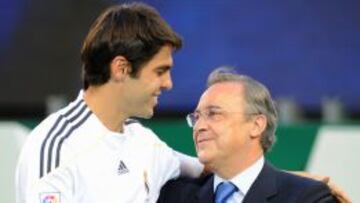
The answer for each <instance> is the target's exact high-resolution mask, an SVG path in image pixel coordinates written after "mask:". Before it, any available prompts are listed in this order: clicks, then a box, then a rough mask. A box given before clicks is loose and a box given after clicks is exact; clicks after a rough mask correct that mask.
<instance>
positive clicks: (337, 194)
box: [288, 171, 352, 203]
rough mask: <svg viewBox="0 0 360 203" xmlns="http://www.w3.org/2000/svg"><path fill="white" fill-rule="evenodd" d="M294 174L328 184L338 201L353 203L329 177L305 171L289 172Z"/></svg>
mask: <svg viewBox="0 0 360 203" xmlns="http://www.w3.org/2000/svg"><path fill="white" fill-rule="evenodd" d="M288 172H290V173H292V174H295V175H299V176H303V177H307V178H311V179H314V180H318V181H321V182H323V183H325V184H327V185H328V186H329V188H330V190H331V193H332V194H333V195H334V196H335V197H336V199H338V201H339V202H340V203H352V201H351V199H350V197H349V196H348V195H347V194H346V193H345V191H343V190H342V189H341V188H340V187H339V186H337V185H336V184H335V183H333V182H331V181H330V177H328V176H320V175H314V174H310V173H307V172H303V171H288Z"/></svg>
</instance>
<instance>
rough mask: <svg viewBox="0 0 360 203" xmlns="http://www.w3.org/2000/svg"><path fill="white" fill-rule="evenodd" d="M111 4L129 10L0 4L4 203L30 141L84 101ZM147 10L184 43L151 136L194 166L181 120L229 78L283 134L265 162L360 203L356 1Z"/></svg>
mask: <svg viewBox="0 0 360 203" xmlns="http://www.w3.org/2000/svg"><path fill="white" fill-rule="evenodd" d="M117 2H124V1H114V0H112V1H111V0H76V1H74V0H53V1H45V0H12V1H11V0H0V92H1V96H0V138H1V140H0V144H2V145H5V146H6V147H1V146H0V163H1V164H2V166H1V171H0V177H1V180H0V182H1V183H2V184H3V185H4V187H3V186H0V187H1V188H8V190H9V191H4V190H3V191H1V193H3V194H0V197H1V198H3V199H0V202H13V196H12V195H11V194H12V188H13V185H12V184H13V175H12V174H13V171H14V167H15V163H16V161H15V160H16V156H17V153H18V151H19V149H20V147H21V143H22V142H23V138H24V137H26V135H27V133H28V130H31V129H32V128H33V127H34V126H35V125H36V124H38V122H39V121H40V120H41V119H43V118H44V117H45V116H46V115H47V114H48V113H51V112H53V111H55V110H56V109H58V108H60V107H62V106H63V105H65V104H66V103H67V102H68V101H70V100H72V99H73V98H74V97H75V96H76V95H77V93H78V91H79V90H80V89H81V87H82V84H81V76H80V75H81V63H80V48H81V45H82V40H83V39H84V37H85V35H86V33H87V31H88V29H89V27H90V25H91V23H92V22H93V21H94V19H95V18H96V16H98V14H99V13H100V12H101V11H102V10H103V9H104V8H105V7H107V6H108V5H112V4H115V3H117ZM126 2H131V1H126ZM144 2H146V3H148V4H150V5H152V6H154V7H155V8H156V9H158V10H159V12H160V13H161V14H162V16H163V17H164V18H165V19H166V20H167V21H168V22H169V23H170V25H171V26H172V27H173V28H174V29H175V30H176V31H177V32H178V33H179V34H180V35H182V36H183V38H184V42H185V43H184V47H183V49H182V50H180V51H179V52H177V53H175V55H174V58H175V66H174V69H173V80H174V88H173V90H171V91H169V92H166V93H164V94H163V95H162V97H161V99H160V103H159V106H158V107H157V111H156V115H155V119H151V120H148V121H143V122H144V123H145V124H146V125H147V126H149V127H151V128H152V129H154V131H155V132H156V133H158V134H159V136H160V137H161V138H162V139H164V140H165V141H166V142H167V143H168V144H169V145H170V146H172V147H174V148H175V149H177V150H180V151H183V152H185V153H188V154H192V155H195V151H194V147H193V144H192V138H191V129H190V128H188V127H187V126H186V123H185V120H183V116H184V115H185V114H186V113H188V112H190V111H192V110H193V109H194V107H195V106H196V103H197V100H198V98H199V96H200V95H201V93H202V91H203V90H204V88H205V82H206V78H207V75H208V73H209V72H211V70H212V69H214V68H216V67H218V66H221V65H230V66H236V67H237V70H238V72H240V73H244V74H248V75H250V76H252V77H254V78H255V79H257V80H260V81H261V82H263V83H264V84H265V85H266V86H267V87H268V88H269V89H270V91H271V93H272V94H273V96H274V98H275V99H276V100H277V105H278V109H279V113H280V119H281V124H280V126H279V129H278V131H277V137H278V141H277V144H276V145H275V147H274V149H273V150H272V151H271V152H270V153H269V154H268V158H269V159H270V160H271V161H272V162H273V163H274V164H275V165H276V166H278V167H280V168H283V169H290V170H309V171H312V172H313V173H320V174H324V175H330V176H331V177H332V178H333V179H334V180H335V182H337V183H338V184H339V185H340V186H341V187H343V188H344V189H345V190H346V191H348V192H349V193H350V196H351V197H353V198H354V200H355V201H354V202H360V195H359V194H358V192H356V188H357V187H356V183H358V182H360V177H359V175H356V174H357V171H358V170H360V158H359V157H358V155H356V154H359V153H360V151H359V150H360V147H359V144H358V143H360V123H359V121H358V120H359V118H360V80H359V77H360V37H359V36H360V12H359V10H360V1H358V0H347V1H343V0H317V1H307V0H299V1H249V0H243V1H242V0H221V1H217V0H196V1H191V0H184V1H177V0H147V1H144ZM14 122H15V123H16V124H14ZM19 123H20V126H19ZM14 137H17V138H16V141H14V139H15V138H14ZM18 137H20V138H18ZM13 142H16V143H20V144H14V145H10V144H9V143H13ZM9 155H12V156H9ZM12 157H15V158H12ZM7 163H8V164H7ZM5 179H6V180H5ZM354 184H355V185H354ZM9 185H10V187H9ZM5 194H7V195H5ZM5 198H8V199H5Z"/></svg>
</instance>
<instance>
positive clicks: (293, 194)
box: [158, 162, 337, 203]
mask: <svg viewBox="0 0 360 203" xmlns="http://www.w3.org/2000/svg"><path fill="white" fill-rule="evenodd" d="M213 182H214V175H208V176H206V177H203V178H199V179H190V178H179V179H177V180H171V181H169V182H168V183H167V184H166V185H165V186H164V187H163V188H162V190H161V193H160V197H159V200H158V203H210V202H214V192H213ZM310 202H319V203H325V202H326V203H331V202H337V201H336V200H335V198H334V197H333V196H332V195H331V193H330V190H329V188H328V187H327V186H326V185H325V184H323V183H321V182H319V181H315V180H311V179H308V178H304V177H299V176H295V175H292V174H289V173H286V172H283V171H280V170H277V169H275V168H274V167H272V166H271V165H270V164H269V163H268V162H265V164H264V167H263V169H262V170H261V172H260V174H259V176H258V177H257V178H256V180H255V182H254V183H253V184H252V186H251V187H250V189H249V191H248V193H247V194H246V196H245V197H244V200H243V203H310Z"/></svg>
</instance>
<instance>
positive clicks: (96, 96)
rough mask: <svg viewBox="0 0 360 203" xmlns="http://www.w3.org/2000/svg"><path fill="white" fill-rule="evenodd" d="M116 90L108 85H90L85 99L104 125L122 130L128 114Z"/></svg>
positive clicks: (116, 130)
mask: <svg viewBox="0 0 360 203" xmlns="http://www.w3.org/2000/svg"><path fill="white" fill-rule="evenodd" d="M117 98H120V97H119V96H117V94H116V92H114V91H113V90H112V89H111V88H110V87H109V86H108V85H106V84H105V85H100V86H90V87H89V88H88V89H87V90H86V91H85V92H84V100H85V102H86V104H87V105H88V107H89V108H90V109H91V111H92V112H93V113H94V114H95V115H96V116H97V117H98V119H99V120H100V121H101V122H102V123H103V125H104V126H105V127H106V128H108V129H109V130H111V131H114V132H122V131H123V124H124V122H125V120H126V119H127V118H128V116H127V115H126V114H125V112H124V111H122V110H121V107H120V106H121V105H120V104H119V102H118V101H117Z"/></svg>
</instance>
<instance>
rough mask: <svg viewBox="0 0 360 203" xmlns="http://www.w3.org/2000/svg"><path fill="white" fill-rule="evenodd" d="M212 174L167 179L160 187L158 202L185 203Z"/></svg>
mask: <svg viewBox="0 0 360 203" xmlns="http://www.w3.org/2000/svg"><path fill="white" fill-rule="evenodd" d="M211 177H212V175H207V176H205V177H201V178H185V177H180V178H177V179H173V180H169V181H168V182H167V183H166V184H165V185H164V186H163V187H162V189H161V192H160V197H159V200H158V203H167V202H171V203H183V202H184V203H185V202H186V203H187V202H189V201H192V200H193V198H194V197H195V195H196V194H197V191H199V190H200V189H201V188H202V186H203V185H205V184H206V182H207V181H209V180H210V178H211Z"/></svg>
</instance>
